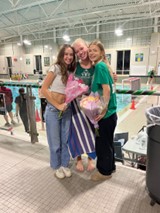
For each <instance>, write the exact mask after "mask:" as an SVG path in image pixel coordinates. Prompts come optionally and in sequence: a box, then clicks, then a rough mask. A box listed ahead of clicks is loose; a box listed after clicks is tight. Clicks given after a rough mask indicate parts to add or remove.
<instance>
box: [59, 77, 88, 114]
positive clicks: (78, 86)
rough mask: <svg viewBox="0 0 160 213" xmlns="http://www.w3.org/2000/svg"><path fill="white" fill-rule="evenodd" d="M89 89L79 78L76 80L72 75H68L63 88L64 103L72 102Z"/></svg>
mask: <svg viewBox="0 0 160 213" xmlns="http://www.w3.org/2000/svg"><path fill="white" fill-rule="evenodd" d="M88 89H89V87H88V86H87V85H85V84H83V81H82V80H81V79H79V78H76V77H75V76H74V75H73V74H70V75H69V77H68V81H67V85H66V88H65V94H66V100H65V103H66V104H68V103H70V102H71V101H73V100H74V99H75V98H77V97H78V96H80V95H82V94H84V93H86V92H87V91H88ZM62 113H63V112H62V111H61V112H60V113H59V117H61V116H62Z"/></svg>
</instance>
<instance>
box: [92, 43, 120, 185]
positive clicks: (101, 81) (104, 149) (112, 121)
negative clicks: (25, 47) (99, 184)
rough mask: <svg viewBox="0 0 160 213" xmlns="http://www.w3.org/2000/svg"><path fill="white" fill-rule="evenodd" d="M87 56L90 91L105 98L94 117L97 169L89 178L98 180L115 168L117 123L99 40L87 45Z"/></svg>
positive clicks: (112, 83)
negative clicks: (90, 64) (91, 70)
mask: <svg viewBox="0 0 160 213" xmlns="http://www.w3.org/2000/svg"><path fill="white" fill-rule="evenodd" d="M89 58H90V60H91V61H92V62H93V63H94V75H93V82H92V86H91V91H93V92H98V93H99V94H100V95H101V96H103V97H104V99H105V100H106V108H105V109H104V110H103V111H102V113H101V114H99V115H98V116H97V117H95V120H96V121H98V124H99V137H96V142H95V149H96V155H97V165H96V167H97V171H96V172H95V173H94V174H93V175H92V176H91V180H93V181H98V180H106V179H109V178H111V177H112V173H113V172H114V171H115V170H116V166H115V160H114V146H113V137H114V130H115V127H116V125H117V114H116V108H117V102H116V93H115V87H114V81H113V76H112V72H111V70H110V67H109V66H108V65H107V64H108V63H107V59H106V56H105V50H104V47H103V44H102V43H101V42H100V41H98V40H95V41H93V42H91V44H90V45H89Z"/></svg>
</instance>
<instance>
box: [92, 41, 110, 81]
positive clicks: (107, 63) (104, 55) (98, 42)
mask: <svg viewBox="0 0 160 213" xmlns="http://www.w3.org/2000/svg"><path fill="white" fill-rule="evenodd" d="M91 45H96V46H97V47H99V49H100V51H101V52H102V61H103V62H105V63H106V65H107V67H108V69H109V72H110V75H111V77H112V78H113V70H112V68H111V66H110V64H109V61H108V59H107V57H106V54H105V49H104V45H103V44H102V42H101V41H100V40H94V41H92V42H91V43H90V44H89V47H90V46H91Z"/></svg>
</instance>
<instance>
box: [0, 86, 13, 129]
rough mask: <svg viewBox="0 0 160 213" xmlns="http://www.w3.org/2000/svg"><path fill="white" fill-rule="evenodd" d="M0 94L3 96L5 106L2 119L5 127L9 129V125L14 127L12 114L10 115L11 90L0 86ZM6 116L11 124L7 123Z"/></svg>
mask: <svg viewBox="0 0 160 213" xmlns="http://www.w3.org/2000/svg"><path fill="white" fill-rule="evenodd" d="M0 93H3V94H4V95H5V96H4V98H5V104H6V114H5V115H4V119H5V121H6V123H5V126H6V127H10V126H11V124H13V125H16V122H15V121H14V119H13V113H12V109H13V107H12V102H13V96H12V91H11V89H9V88H7V87H5V86H0ZM8 115H9V117H10V119H11V124H10V123H9V119H8Z"/></svg>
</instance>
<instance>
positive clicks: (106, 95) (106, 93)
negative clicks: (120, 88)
mask: <svg viewBox="0 0 160 213" xmlns="http://www.w3.org/2000/svg"><path fill="white" fill-rule="evenodd" d="M102 88H103V98H104V101H105V103H106V107H105V108H104V109H103V111H102V112H101V114H99V115H98V116H97V117H96V118H95V120H96V121H99V120H101V119H102V118H103V117H104V116H105V114H106V112H107V109H108V103H109V100H110V87H109V85H108V84H102Z"/></svg>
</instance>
